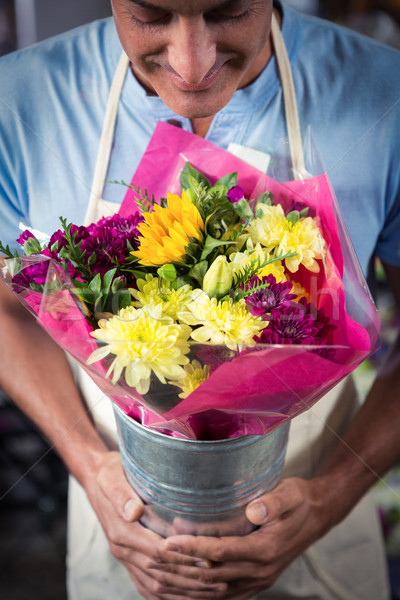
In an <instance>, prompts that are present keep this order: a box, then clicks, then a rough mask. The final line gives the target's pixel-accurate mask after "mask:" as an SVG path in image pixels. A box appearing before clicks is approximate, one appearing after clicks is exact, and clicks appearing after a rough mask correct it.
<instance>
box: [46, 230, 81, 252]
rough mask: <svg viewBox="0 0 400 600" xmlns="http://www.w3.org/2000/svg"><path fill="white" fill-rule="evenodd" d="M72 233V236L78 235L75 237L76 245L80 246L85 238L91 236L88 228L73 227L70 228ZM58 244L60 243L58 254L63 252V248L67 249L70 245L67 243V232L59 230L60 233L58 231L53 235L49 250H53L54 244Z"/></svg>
mask: <svg viewBox="0 0 400 600" xmlns="http://www.w3.org/2000/svg"><path fill="white" fill-rule="evenodd" d="M70 233H71V236H73V235H74V233H76V236H75V244H76V245H78V244H79V242H80V241H82V240H84V239H85V238H87V237H88V236H89V231H88V228H87V227H83V226H81V227H78V226H77V225H73V224H72V225H71V227H70ZM56 242H58V252H59V251H60V250H61V248H66V247H67V245H68V243H67V239H66V237H65V232H64V231H61V229H59V230H58V231H56V232H55V233H53V235H52V236H51V238H50V241H49V244H48V248H51V247H52V246H53V244H55V243H56Z"/></svg>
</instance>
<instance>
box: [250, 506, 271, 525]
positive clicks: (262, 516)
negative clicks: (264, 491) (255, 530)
mask: <svg viewBox="0 0 400 600" xmlns="http://www.w3.org/2000/svg"><path fill="white" fill-rule="evenodd" d="M251 513H252V520H254V521H255V524H256V525H261V523H264V521H265V520H266V518H267V509H266V508H265V506H264V504H263V503H262V502H257V503H256V504H252V505H251Z"/></svg>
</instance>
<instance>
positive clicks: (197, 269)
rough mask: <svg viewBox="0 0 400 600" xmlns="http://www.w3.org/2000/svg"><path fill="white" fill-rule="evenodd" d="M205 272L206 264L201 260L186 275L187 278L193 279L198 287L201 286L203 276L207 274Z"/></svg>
mask: <svg viewBox="0 0 400 600" xmlns="http://www.w3.org/2000/svg"><path fill="white" fill-rule="evenodd" d="M207 270H208V262H207V261H206V260H202V261H200V262H199V263H197V265H194V267H192V268H191V269H190V271H189V273H188V275H189V277H192V278H193V279H195V280H196V281H197V282H198V283H199V284H200V286H202V285H203V279H204V275H205V274H206V273H207Z"/></svg>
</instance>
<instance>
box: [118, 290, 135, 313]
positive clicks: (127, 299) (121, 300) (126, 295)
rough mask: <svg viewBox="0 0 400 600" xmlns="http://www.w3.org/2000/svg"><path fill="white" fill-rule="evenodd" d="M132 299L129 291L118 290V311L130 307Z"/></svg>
mask: <svg viewBox="0 0 400 600" xmlns="http://www.w3.org/2000/svg"><path fill="white" fill-rule="evenodd" d="M131 302H132V298H131V293H130V291H129V290H120V292H119V293H118V309H119V310H121V308H127V307H128V306H130V305H131Z"/></svg>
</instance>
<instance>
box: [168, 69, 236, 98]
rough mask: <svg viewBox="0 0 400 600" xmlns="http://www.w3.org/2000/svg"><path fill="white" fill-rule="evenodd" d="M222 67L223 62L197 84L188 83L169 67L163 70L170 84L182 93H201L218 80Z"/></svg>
mask: <svg viewBox="0 0 400 600" xmlns="http://www.w3.org/2000/svg"><path fill="white" fill-rule="evenodd" d="M223 65H224V62H222V63H221V64H219V65H214V66H213V67H212V68H211V69H210V71H209V72H208V73H207V75H206V76H205V77H204V78H203V79H202V80H201V81H199V82H198V83H188V82H187V81H185V80H184V79H183V78H182V77H181V76H180V75H179V74H178V73H177V72H176V71H174V70H173V69H172V68H171V67H170V66H169V65H168V66H166V67H164V68H165V69H166V71H167V73H168V77H169V78H170V80H171V81H172V83H173V84H174V85H175V86H176V87H177V88H179V89H180V90H182V91H183V92H202V91H203V90H207V89H208V88H209V87H211V86H212V85H213V83H214V82H215V80H216V79H218V76H219V74H220V72H221V69H222V67H223Z"/></svg>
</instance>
